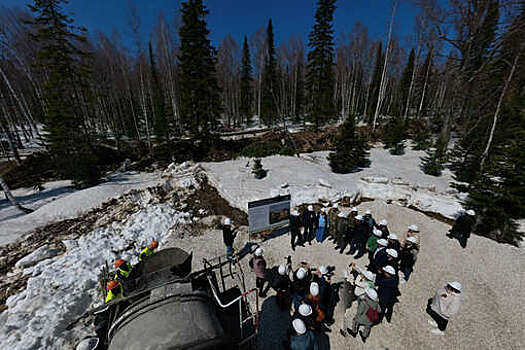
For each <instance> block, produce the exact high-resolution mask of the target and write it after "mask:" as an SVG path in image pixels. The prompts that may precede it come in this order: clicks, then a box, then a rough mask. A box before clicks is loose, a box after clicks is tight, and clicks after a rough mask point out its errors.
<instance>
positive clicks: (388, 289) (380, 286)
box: [375, 265, 399, 323]
mask: <svg viewBox="0 0 525 350" xmlns="http://www.w3.org/2000/svg"><path fill="white" fill-rule="evenodd" d="M382 272H383V273H382V274H378V275H377V276H376V282H375V283H376V286H377V295H378V296H379V305H380V307H381V320H382V319H383V316H384V317H386V320H387V321H388V322H389V323H390V321H391V319H392V313H393V312H394V304H395V303H396V300H397V291H398V284H399V280H398V278H397V274H396V270H395V269H394V268H393V267H392V266H390V265H387V266H385V267H383V268H382Z"/></svg>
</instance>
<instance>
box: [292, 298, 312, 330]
mask: <svg viewBox="0 0 525 350" xmlns="http://www.w3.org/2000/svg"><path fill="white" fill-rule="evenodd" d="M292 318H298V319H300V320H301V321H303V322H304V324H305V325H306V329H308V330H314V329H315V318H316V314H315V310H314V309H312V306H311V305H310V304H307V303H306V302H303V303H301V304H300V305H299V306H298V307H297V308H296V310H295V312H294V314H293V316H292Z"/></svg>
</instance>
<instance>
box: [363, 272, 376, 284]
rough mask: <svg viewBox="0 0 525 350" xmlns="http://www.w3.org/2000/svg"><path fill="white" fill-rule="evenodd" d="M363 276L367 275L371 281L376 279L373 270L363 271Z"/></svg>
mask: <svg viewBox="0 0 525 350" xmlns="http://www.w3.org/2000/svg"><path fill="white" fill-rule="evenodd" d="M363 276H365V278H366V279H367V280H369V281H372V282H373V281H374V279H375V278H374V274H373V273H372V271H365V272H363Z"/></svg>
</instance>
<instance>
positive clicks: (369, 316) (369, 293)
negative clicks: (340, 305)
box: [339, 288, 381, 343]
mask: <svg viewBox="0 0 525 350" xmlns="http://www.w3.org/2000/svg"><path fill="white" fill-rule="evenodd" d="M378 301H379V298H378V295H377V292H376V291H375V290H374V289H373V288H365V292H364V293H363V294H362V295H361V296H360V297H359V298H358V299H357V313H356V314H355V316H354V319H353V320H352V322H351V323H350V322H349V319H348V318H347V317H345V319H346V322H345V326H346V327H345V328H346V332H348V333H349V334H350V335H351V336H353V337H354V338H355V337H356V336H357V332H358V331H359V328H360V327H363V330H362V331H359V335H360V336H361V340H362V341H363V343H365V342H366V339H367V338H368V336H369V335H370V330H371V328H372V326H373V325H374V324H375V323H376V322H377V321H378V320H379V317H380V314H381V307H380V305H379V302H378ZM339 332H340V333H341V335H342V336H343V337H346V332H345V330H343V329H340V330H339Z"/></svg>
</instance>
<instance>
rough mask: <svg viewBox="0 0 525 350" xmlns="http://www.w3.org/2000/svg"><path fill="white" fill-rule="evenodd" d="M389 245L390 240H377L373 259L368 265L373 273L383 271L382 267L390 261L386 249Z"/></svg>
mask: <svg viewBox="0 0 525 350" xmlns="http://www.w3.org/2000/svg"><path fill="white" fill-rule="evenodd" d="M387 247H388V241H387V240H386V239H383V238H381V239H378V240H377V249H376V251H375V252H374V254H373V255H372V260H371V261H370V264H369V265H368V270H370V271H372V272H373V273H381V268H383V267H385V266H386V265H387V263H388V256H387V254H386V250H387Z"/></svg>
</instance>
